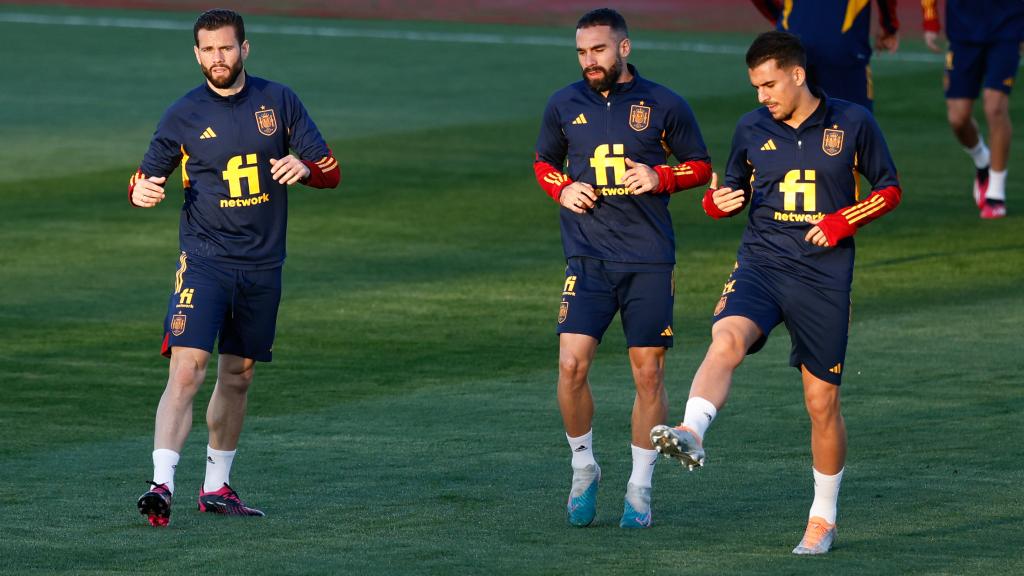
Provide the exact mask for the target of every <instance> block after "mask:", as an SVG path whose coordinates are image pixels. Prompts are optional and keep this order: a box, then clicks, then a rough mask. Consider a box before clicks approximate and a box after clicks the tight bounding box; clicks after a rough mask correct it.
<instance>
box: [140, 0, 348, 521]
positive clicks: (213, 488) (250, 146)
mask: <svg viewBox="0 0 1024 576" xmlns="http://www.w3.org/2000/svg"><path fill="white" fill-rule="evenodd" d="M193 35H194V37H195V49H194V50H195V57H196V61H197V62H198V63H199V67H200V69H201V70H202V73H203V75H204V76H205V77H206V81H205V82H204V83H203V84H201V85H200V86H198V87H197V88H195V89H193V90H192V91H190V92H188V93H187V94H185V95H184V96H183V97H182V98H180V99H179V100H178V101H177V102H175V103H174V104H172V105H171V107H170V108H168V109H167V111H166V112H165V113H164V115H163V118H161V120H160V123H159V124H158V125H157V129H156V133H155V134H154V135H153V139H152V141H151V142H150V144H149V150H148V151H147V152H146V155H145V157H144V158H143V160H142V165H141V166H140V167H139V169H138V171H137V172H136V173H135V175H134V176H132V178H131V180H130V181H129V185H128V199H129V202H131V204H132V206H137V207H140V208H152V207H154V206H156V205H157V204H159V203H160V202H161V201H162V200H163V199H164V183H165V182H166V181H167V177H168V176H169V175H170V174H171V173H172V172H173V171H174V169H175V168H176V167H178V166H179V165H180V166H181V178H182V181H183V186H184V189H185V202H184V204H183V205H182V209H181V224H180V246H181V255H180V257H179V258H178V271H177V274H175V276H174V293H173V294H172V295H171V297H170V301H169V302H168V306H167V316H166V319H165V321H164V339H163V350H162V352H163V355H164V356H168V357H169V358H170V374H169V377H168V379H167V386H166V388H165V389H164V393H163V396H162V397H161V398H160V404H159V406H158V408H157V412H156V432H155V437H154V442H153V445H154V450H153V480H152V481H151V482H150V483H151V484H152V485H153V486H152V488H151V489H150V490H149V491H148V492H146V493H145V494H143V495H142V497H141V498H139V500H138V507H139V512H141V513H142V514H143V515H145V516H147V517H148V519H149V523H150V524H152V525H153V526H166V525H167V524H168V522H169V521H170V518H171V498H172V494H173V493H174V471H175V468H176V467H177V465H178V458H179V454H180V452H181V448H182V446H183V445H184V444H185V439H186V438H187V437H188V433H189V429H190V427H191V425H192V400H193V398H194V397H195V395H196V392H197V391H198V390H199V387H200V385H202V383H203V380H204V379H205V377H206V366H207V363H208V362H209V361H210V355H211V353H212V352H213V342H214V339H215V338H217V337H218V336H219V338H220V344H219V347H218V353H219V358H218V362H217V384H216V386H215V387H214V389H213V395H212V396H211V397H210V403H209V406H208V407H207V410H206V422H207V426H208V427H209V433H210V436H209V445H208V447H207V458H206V480H205V482H204V483H203V489H202V490H201V491H200V493H199V510H200V511H202V512H212V513H216V514H228V515H234V516H263V512H261V511H260V510H257V509H255V508H252V507H250V506H247V505H246V504H245V503H244V502H242V501H241V500H240V499H239V497H238V494H237V493H236V492H235V491H234V490H233V489H232V488H231V486H230V485H229V484H228V481H229V474H230V471H231V463H232V460H233V459H234V456H235V449H236V447H237V446H238V437H239V435H240V434H241V432H242V421H243V419H244V418H245V407H246V397H247V393H248V390H249V386H250V384H251V383H252V379H253V371H254V369H255V364H256V362H269V361H270V360H271V350H272V346H273V342H274V328H275V324H276V322H277V308H278V303H279V301H280V297H281V268H282V265H283V264H284V258H285V226H286V218H287V201H288V186H289V185H290V184H295V183H296V182H301V183H303V184H306V185H307V186H312V187H315V188H334V187H336V186H337V185H338V182H339V180H340V177H341V172H340V168H339V167H338V163H337V161H336V160H335V159H334V156H333V154H332V153H331V151H330V149H328V147H327V144H326V143H324V140H323V138H322V137H321V136H320V132H319V131H318V130H317V127H316V125H315V124H314V123H313V121H312V120H311V119H310V117H309V115H308V114H307V113H306V110H305V108H304V107H303V105H302V102H300V101H299V98H298V97H297V96H296V95H295V93H294V92H292V91H291V90H290V89H289V88H287V87H286V86H282V85H281V84H276V83H274V82H270V81H267V80H263V79H261V78H257V77H255V76H250V75H248V74H246V71H245V59H246V57H247V56H248V55H249V41H248V40H246V39H245V25H244V23H243V21H242V17H241V16H239V15H238V14H237V13H235V12H232V11H230V10H210V11H208V12H205V13H203V14H202V15H201V16H199V19H198V20H196V23H195V27H194V31H193ZM289 149H292V150H295V151H296V153H297V154H298V157H296V156H293V155H291V154H289V153H288V150H289Z"/></svg>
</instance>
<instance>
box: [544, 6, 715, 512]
mask: <svg viewBox="0 0 1024 576" xmlns="http://www.w3.org/2000/svg"><path fill="white" fill-rule="evenodd" d="M630 49H631V46H630V40H629V32H628V30H627V27H626V21H625V20H624V19H623V17H622V15H620V14H619V13H618V12H616V11H614V10H611V9H607V8H605V9H599V10H594V11H591V12H588V13H586V14H584V15H583V17H581V18H580V20H579V22H578V23H577V25H576V53H577V56H578V58H579V63H580V67H581V68H582V70H583V79H582V80H581V81H579V82H576V83H574V84H570V85H569V86H567V87H565V88H563V89H561V90H559V91H557V92H555V93H554V95H552V96H551V98H550V100H548V104H547V108H546V109H545V111H544V119H543V122H542V124H541V128H540V136H538V138H537V150H536V161H535V162H534V172H535V173H536V176H537V182H538V183H539V184H540V186H541V188H543V189H544V191H545V192H547V193H548V195H550V196H551V198H552V199H553V200H555V201H556V202H557V203H558V204H559V205H560V206H561V208H560V215H559V217H560V220H561V230H562V246H563V248H564V251H565V258H566V260H567V264H568V265H567V267H566V272H565V283H564V285H563V289H562V301H561V305H560V308H559V313H558V323H557V330H556V331H557V333H558V335H559V337H558V338H559V339H558V343H559V350H558V406H559V409H560V411H561V414H562V421H563V424H564V425H565V432H566V437H567V438H568V441H569V447H570V449H571V451H572V469H573V477H572V486H571V489H570V492H569V500H568V504H567V514H568V521H569V523H570V524H572V525H574V526H588V525H589V524H590V523H591V522H593V520H594V517H595V515H596V512H597V508H596V504H597V487H598V482H599V481H600V479H601V468H600V467H599V466H598V464H597V461H596V460H595V458H594V451H593V439H592V430H591V421H592V419H593V414H594V402H593V398H592V396H591V393H590V384H589V381H588V376H587V375H588V373H589V371H590V365H591V362H592V361H593V359H594V354H595V352H596V351H597V346H598V344H599V343H600V341H601V337H602V336H603V335H604V332H605V330H606V329H607V328H608V325H609V323H610V322H611V321H612V318H613V316H615V313H616V311H619V312H620V313H621V319H622V327H623V331H624V332H625V334H626V344H627V346H628V347H629V361H630V365H631V367H632V371H633V379H634V381H635V384H636V400H635V402H634V404H633V412H632V425H633V433H632V442H631V446H632V455H633V472H632V475H631V476H630V477H629V481H628V483H627V484H626V496H625V504H624V511H623V514H622V519H621V521H620V523H619V525H620V526H622V527H624V528H646V527H648V526H650V525H651V477H652V475H653V473H654V464H655V462H656V461H657V453H656V452H655V451H654V449H653V446H652V445H651V442H650V438H649V437H648V433H647V431H648V430H650V427H651V426H653V425H654V424H657V423H660V422H664V421H665V417H666V415H667V399H666V395H665V387H664V366H665V351H666V349H667V348H669V347H671V346H672V304H673V298H674V289H675V286H674V281H673V276H672V274H673V267H674V263H675V235H674V232H673V230H672V219H671V217H670V215H669V211H668V202H669V197H670V195H671V194H672V193H674V192H677V191H679V190H683V189H686V188H691V187H694V186H699V185H701V184H704V183H706V182H707V181H708V179H709V177H710V175H711V165H710V159H709V158H708V154H707V150H706V149H705V147H704V141H703V139H702V138H701V135H700V129H699V128H698V127H697V121H696V119H695V118H694V116H693V112H692V111H691V110H690V107H689V105H688V104H687V103H686V101H685V100H683V99H682V98H681V97H680V96H679V95H677V94H675V93H674V92H672V91H671V90H669V89H667V88H665V87H664V86H660V85H658V84H655V83H654V82H651V81H649V80H647V79H645V78H642V77H641V76H640V75H639V73H638V72H637V69H636V68H635V67H634V66H633V65H631V64H627V63H626V60H627V59H628V58H629V55H630ZM669 153H671V154H672V155H674V156H675V158H676V160H677V161H678V162H679V163H678V164H675V165H669V164H668V163H667V161H668V154H669ZM563 170H564V171H563Z"/></svg>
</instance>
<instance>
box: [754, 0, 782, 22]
mask: <svg viewBox="0 0 1024 576" xmlns="http://www.w3.org/2000/svg"><path fill="white" fill-rule="evenodd" d="M751 2H753V3H754V6H755V7H756V8H757V9H758V11H759V12H761V14H762V15H763V16H764V17H765V18H767V19H768V21H769V22H771V23H772V26H775V25H777V24H778V23H779V18H780V17H781V16H782V2H781V1H779V0H751Z"/></svg>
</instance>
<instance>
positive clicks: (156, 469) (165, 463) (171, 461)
mask: <svg viewBox="0 0 1024 576" xmlns="http://www.w3.org/2000/svg"><path fill="white" fill-rule="evenodd" d="M179 458H181V455H179V454H178V453H177V452H175V451H174V450H168V449H167V448H157V449H156V450H153V482H155V483H157V484H167V489H168V490H170V491H171V493H172V494H173V493H174V470H175V469H176V468H177V467H178V459H179Z"/></svg>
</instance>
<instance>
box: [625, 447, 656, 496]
mask: <svg viewBox="0 0 1024 576" xmlns="http://www.w3.org/2000/svg"><path fill="white" fill-rule="evenodd" d="M629 447H630V449H631V450H632V451H633V473H632V474H630V476H629V483H630V484H633V485H636V486H642V487H644V488H650V487H651V479H652V478H653V477H654V465H655V464H657V463H658V451H657V450H647V449H646V448H641V447H639V446H635V445H633V444H630V445H629Z"/></svg>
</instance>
